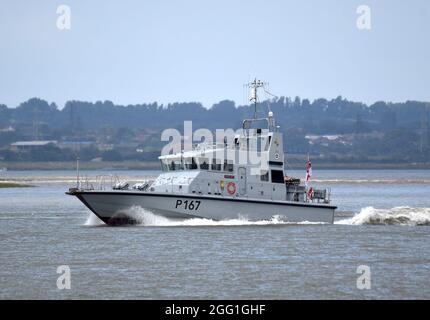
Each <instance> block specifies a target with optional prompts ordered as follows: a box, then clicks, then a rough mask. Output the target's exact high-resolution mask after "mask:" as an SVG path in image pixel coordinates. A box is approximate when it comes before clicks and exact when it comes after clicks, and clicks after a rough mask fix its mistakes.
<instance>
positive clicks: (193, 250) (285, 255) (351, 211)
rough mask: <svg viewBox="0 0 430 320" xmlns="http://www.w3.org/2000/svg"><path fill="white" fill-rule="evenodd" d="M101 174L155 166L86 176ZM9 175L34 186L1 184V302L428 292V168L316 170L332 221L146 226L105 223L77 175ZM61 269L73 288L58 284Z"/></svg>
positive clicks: (132, 177) (149, 220) (130, 174)
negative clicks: (327, 191)
mask: <svg viewBox="0 0 430 320" xmlns="http://www.w3.org/2000/svg"><path fill="white" fill-rule="evenodd" d="M101 174H118V175H120V176H121V177H123V178H125V179H127V180H129V181H136V182H138V181H140V180H142V179H145V178H148V177H155V176H156V175H157V174H158V172H156V171H117V172H109V171H88V172H83V175H88V176H90V177H95V176H96V175H101ZM288 174H290V175H292V176H297V177H302V176H303V175H304V172H302V171H300V172H299V171H291V172H288ZM302 178H303V177H302ZM0 179H1V180H6V181H12V182H22V183H28V184H32V185H34V186H35V187H33V188H3V189H0V245H1V250H0V298H2V299H10V298H17V299H79V298H81V299H96V298H99V299H110V298H114V299H392V298H394V299H417V298H427V299H429V298H430V171H429V170H320V171H318V170H314V174H313V185H314V186H316V187H319V186H326V187H330V188H331V196H332V201H333V204H335V205H337V206H338V210H337V212H336V218H335V224H333V225H325V224H288V223H282V222H280V221H279V220H277V219H276V218H274V219H272V220H271V221H257V222H250V221H247V220H246V217H240V218H238V219H234V220H226V221H211V220H207V219H193V220H190V221H187V222H174V221H169V220H168V219H165V218H162V217H158V216H156V215H153V214H152V213H150V212H146V211H144V210H141V212H138V214H139V215H140V217H141V224H139V225H133V226H123V227H107V226H105V225H103V223H101V222H100V221H98V219H97V218H96V217H95V216H93V215H92V214H91V213H90V212H89V210H88V209H86V207H85V206H84V205H82V204H81V203H80V202H79V201H78V200H77V199H76V198H74V197H70V196H66V195H65V194H64V192H65V191H66V190H67V189H68V187H69V186H72V185H73V184H74V183H75V182H74V181H75V173H74V172H72V171H6V172H0ZM62 265H66V266H68V267H69V268H70V275H71V282H70V284H71V288H70V289H63V290H60V289H58V287H57V278H58V277H59V276H60V274H58V273H57V268H58V267H59V266H62ZM363 270H365V272H364V274H362V272H363ZM359 277H360V279H359ZM363 277H365V283H366V285H365V286H364V288H363V286H360V285H357V280H360V281H359V282H360V283H362V282H361V280H362V279H363Z"/></svg>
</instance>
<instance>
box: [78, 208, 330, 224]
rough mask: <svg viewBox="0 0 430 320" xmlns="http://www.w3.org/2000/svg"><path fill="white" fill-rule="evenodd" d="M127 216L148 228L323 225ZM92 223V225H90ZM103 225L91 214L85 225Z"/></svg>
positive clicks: (132, 212)
mask: <svg viewBox="0 0 430 320" xmlns="http://www.w3.org/2000/svg"><path fill="white" fill-rule="evenodd" d="M127 216H128V217H130V218H131V219H132V220H134V221H135V222H136V223H137V224H138V225H141V226H149V227H175V226H189V227H193V226H196V227H197V226H213V227H216V226H262V225H290V224H324V223H322V222H309V221H303V222H298V223H297V222H294V223H293V222H287V221H282V219H281V217H280V216H279V215H275V216H273V217H272V218H271V219H270V220H258V221H251V220H249V219H248V218H247V217H246V216H240V217H239V218H236V219H225V220H219V221H218V220H212V219H205V218H191V219H185V220H176V219H169V218H166V217H163V216H160V215H157V214H154V213H152V212H151V211H149V210H146V209H143V208H141V207H137V206H134V207H132V208H131V209H129V210H128V212H127ZM92 223H94V224H92ZM99 223H103V222H102V221H101V220H100V219H99V218H97V217H96V216H95V215H94V214H92V213H91V216H90V217H89V218H88V220H87V222H86V223H85V224H86V225H99Z"/></svg>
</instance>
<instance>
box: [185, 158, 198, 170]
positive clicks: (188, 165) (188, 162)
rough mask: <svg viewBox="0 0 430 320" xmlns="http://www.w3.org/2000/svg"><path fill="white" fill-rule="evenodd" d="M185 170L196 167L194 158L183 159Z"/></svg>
mask: <svg viewBox="0 0 430 320" xmlns="http://www.w3.org/2000/svg"><path fill="white" fill-rule="evenodd" d="M184 166H185V170H195V169H197V163H196V159H195V158H186V159H184Z"/></svg>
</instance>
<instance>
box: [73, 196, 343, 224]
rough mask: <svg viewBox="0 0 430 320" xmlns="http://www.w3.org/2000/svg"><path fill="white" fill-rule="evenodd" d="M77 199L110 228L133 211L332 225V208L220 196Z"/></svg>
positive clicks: (127, 219)
mask: <svg viewBox="0 0 430 320" xmlns="http://www.w3.org/2000/svg"><path fill="white" fill-rule="evenodd" d="M69 194H71V195H74V196H77V197H78V198H79V199H80V200H81V201H82V202H83V203H84V204H85V205H86V206H87V207H88V208H89V209H90V210H91V211H92V212H93V213H94V214H96V215H97V216H98V217H99V218H100V219H101V220H103V221H104V222H105V223H107V224H110V225H115V224H123V223H130V222H133V220H134V217H133V215H132V214H130V213H132V211H133V208H136V207H137V208H143V209H145V210H149V211H150V212H152V213H154V214H156V215H161V216H164V217H167V218H171V219H190V218H196V217H200V218H207V219H212V220H224V219H235V218H239V217H246V218H247V219H248V220H251V221H257V220H270V219H271V218H272V217H273V216H279V219H281V220H283V221H288V222H293V223H295V222H304V221H308V222H323V223H333V219H334V210H335V209H336V207H335V206H330V205H326V204H312V203H297V202H286V201H271V200H258V199H243V198H233V197H232V198H226V197H219V196H201V195H198V196H197V195H173V194H167V195H166V194H161V193H154V192H131V191H78V192H75V193H69Z"/></svg>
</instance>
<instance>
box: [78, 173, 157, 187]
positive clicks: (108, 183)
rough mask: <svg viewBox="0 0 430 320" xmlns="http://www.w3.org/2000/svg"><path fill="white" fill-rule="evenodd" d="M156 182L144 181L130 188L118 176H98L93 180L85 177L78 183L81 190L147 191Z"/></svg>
mask: <svg viewBox="0 0 430 320" xmlns="http://www.w3.org/2000/svg"><path fill="white" fill-rule="evenodd" d="M152 182H154V180H142V181H141V182H137V183H135V184H133V185H132V186H131V187H130V184H129V183H128V182H127V181H123V180H121V179H120V178H119V176H118V175H116V174H115V175H112V174H110V175H106V174H104V175H97V176H95V177H94V178H93V179H91V178H89V177H88V176H85V177H84V178H83V179H81V180H79V182H78V189H79V190H100V191H103V190H128V189H133V190H139V191H146V190H147V189H148V188H149V187H150V186H151V184H152Z"/></svg>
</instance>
